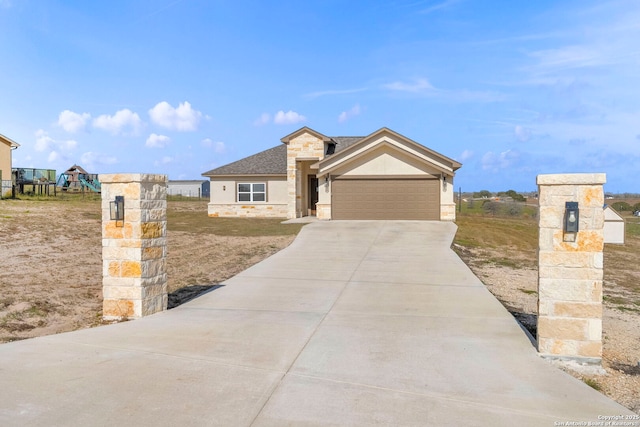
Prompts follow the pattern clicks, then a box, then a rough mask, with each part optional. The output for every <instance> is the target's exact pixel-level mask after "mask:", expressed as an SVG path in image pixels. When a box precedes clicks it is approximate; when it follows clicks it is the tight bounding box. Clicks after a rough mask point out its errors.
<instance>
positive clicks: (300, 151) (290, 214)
mask: <svg viewBox="0 0 640 427" xmlns="http://www.w3.org/2000/svg"><path fill="white" fill-rule="evenodd" d="M322 158H324V141H322V139H320V138H317V137H315V136H313V135H311V134H310V133H306V132H305V133H303V134H302V135H300V136H297V137H296V138H293V139H291V140H290V141H289V142H288V143H287V192H288V198H289V200H288V208H287V218H298V217H300V216H302V215H303V212H302V196H301V194H302V193H303V190H302V186H303V185H306V182H303V180H304V179H306V176H304V172H303V170H302V165H301V163H300V162H298V159H305V160H310V159H316V160H321V159H322Z"/></svg>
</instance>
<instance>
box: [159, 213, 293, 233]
mask: <svg viewBox="0 0 640 427" xmlns="http://www.w3.org/2000/svg"><path fill="white" fill-rule="evenodd" d="M282 221H283V219H279V218H275V219H274V218H211V217H209V216H207V212H206V211H200V210H198V211H185V210H180V211H177V210H172V209H170V208H169V209H167V229H168V230H170V231H189V232H197V233H206V234H215V235H218V236H290V235H295V234H298V232H300V229H301V228H302V226H303V224H282Z"/></svg>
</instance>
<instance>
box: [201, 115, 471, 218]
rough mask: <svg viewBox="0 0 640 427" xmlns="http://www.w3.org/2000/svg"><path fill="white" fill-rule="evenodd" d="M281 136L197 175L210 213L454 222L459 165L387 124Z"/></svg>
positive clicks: (301, 132)
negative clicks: (206, 183)
mask: <svg viewBox="0 0 640 427" xmlns="http://www.w3.org/2000/svg"><path fill="white" fill-rule="evenodd" d="M280 141H281V142H282V144H281V145H278V146H276V147H273V148H270V149H268V150H265V151H262V152H260V153H258V154H254V155H252V156H249V157H246V158H244V159H241V160H238V161H236V162H233V163H230V164H228V165H225V166H221V167H219V168H216V169H213V170H210V171H208V172H204V173H203V174H202V175H203V176H206V177H208V178H209V179H210V180H211V187H210V193H211V198H210V203H209V205H208V213H209V216H212V217H281V218H299V217H302V216H308V215H315V216H317V217H318V219H334V220H343V219H410V220H448V221H453V220H454V219H455V212H456V209H455V208H456V205H455V201H454V187H453V177H454V175H455V171H456V170H458V169H459V168H460V167H461V166H462V165H461V164H460V163H458V162H456V161H455V160H452V159H450V158H448V157H446V156H444V155H442V154H440V153H437V152H435V151H433V150H431V149H429V148H427V147H425V146H424V145H421V144H419V143H417V142H415V141H412V140H411V139H409V138H407V137H405V136H403V135H400V134H399V133H396V132H394V131H392V130H391V129H388V128H382V129H380V130H377V131H375V132H374V133H372V134H370V135H368V136H364V137H330V136H326V135H323V134H321V133H319V132H317V131H315V130H313V129H310V128H308V127H306V126H305V127H303V128H301V129H298V130H297V131H295V132H293V133H291V134H289V135H287V136H285V137H283V138H282V139H281V140H280Z"/></svg>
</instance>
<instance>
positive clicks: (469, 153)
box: [460, 150, 473, 162]
mask: <svg viewBox="0 0 640 427" xmlns="http://www.w3.org/2000/svg"><path fill="white" fill-rule="evenodd" d="M472 157H473V151H471V150H464V151H463V152H462V154H460V161H461V162H464V161H466V160H469V159H470V158H472Z"/></svg>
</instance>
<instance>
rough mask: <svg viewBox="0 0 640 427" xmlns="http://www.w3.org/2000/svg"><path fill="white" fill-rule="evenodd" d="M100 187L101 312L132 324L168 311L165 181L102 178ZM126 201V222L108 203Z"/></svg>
mask: <svg viewBox="0 0 640 427" xmlns="http://www.w3.org/2000/svg"><path fill="white" fill-rule="evenodd" d="M99 179H100V184H101V186H102V264H103V267H102V292H103V305H102V313H103V318H104V319H105V320H115V319H133V318H139V317H142V316H147V315H150V314H153V313H156V312H159V311H163V310H166V309H167V263H166V256H167V237H166V236H167V176H166V175H148V174H109V175H100V177H99ZM116 196H124V220H123V221H114V220H111V219H110V214H109V203H110V202H111V201H113V200H115V197H116Z"/></svg>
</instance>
